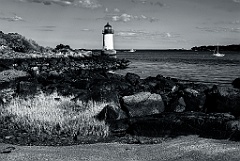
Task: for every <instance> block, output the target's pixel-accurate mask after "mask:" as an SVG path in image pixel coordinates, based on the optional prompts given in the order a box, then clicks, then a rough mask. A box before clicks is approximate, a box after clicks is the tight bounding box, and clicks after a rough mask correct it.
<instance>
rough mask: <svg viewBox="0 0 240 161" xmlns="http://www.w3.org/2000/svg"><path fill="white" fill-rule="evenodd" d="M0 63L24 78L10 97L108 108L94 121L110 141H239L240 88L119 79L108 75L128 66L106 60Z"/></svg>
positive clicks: (165, 79)
mask: <svg viewBox="0 0 240 161" xmlns="http://www.w3.org/2000/svg"><path fill="white" fill-rule="evenodd" d="M0 61H1V63H2V64H3V65H2V67H4V68H7V69H15V70H22V71H25V72H27V73H28V75H27V76H26V77H21V78H19V79H15V80H14V81H12V83H11V84H10V86H8V88H12V89H14V93H13V94H12V95H13V97H14V96H22V97H28V96H29V95H35V94H36V93H38V92H39V91H43V92H44V93H52V92H55V91H57V92H58V93H60V94H61V95H74V98H73V99H72V101H78V100H81V101H83V102H88V101H96V102H106V106H105V107H104V108H103V109H102V111H100V112H99V113H98V114H97V115H96V116H95V117H96V118H97V119H99V120H105V121H106V123H107V124H108V125H109V127H110V131H111V135H110V136H125V135H126V134H130V135H134V136H177V135H188V134H197V135H201V136H204V137H212V138H221V139H226V138H230V139H233V140H240V137H239V136H240V134H239V133H240V132H239V131H240V126H239V125H240V123H239V116H240V101H239V100H240V90H239V88H223V87H218V86H213V87H211V88H210V87H208V86H206V85H204V84H196V83H195V84H194V83H189V82H188V83H186V82H182V81H181V80H178V79H175V78H170V77H164V76H162V75H157V76H155V77H153V76H152V77H148V78H146V79H141V78H140V76H138V75H137V74H134V73H127V74H126V75H124V76H123V75H118V74H115V73H114V72H111V71H110V70H111V69H119V68H124V67H126V66H127V64H128V63H129V62H128V61H126V60H118V59H110V58H105V57H92V58H84V59H83V58H77V57H65V58H50V59H46V58H37V59H15V60H13V59H9V60H8V61H6V60H0ZM237 83H238V81H235V83H234V85H235V86H234V87H238V85H236V84H237ZM2 88H7V87H2ZM1 90H2V89H1ZM75 139H78V137H76V138H75Z"/></svg>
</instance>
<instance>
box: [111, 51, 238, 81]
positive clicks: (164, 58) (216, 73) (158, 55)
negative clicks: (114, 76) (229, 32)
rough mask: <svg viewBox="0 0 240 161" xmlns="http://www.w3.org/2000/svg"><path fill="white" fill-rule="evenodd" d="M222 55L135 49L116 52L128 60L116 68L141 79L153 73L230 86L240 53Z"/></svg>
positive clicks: (236, 74) (235, 73)
mask: <svg viewBox="0 0 240 161" xmlns="http://www.w3.org/2000/svg"><path fill="white" fill-rule="evenodd" d="M223 53H224V54H225V56H224V57H214V56H213V53H212V52H203V51H201V52H196V51H174V50H172V51H171V50H170V51H169V50H165V51H164V50H137V51H136V52H120V51H119V52H118V53H117V57H118V58H124V59H128V60H130V61H131V64H130V65H129V68H127V69H124V70H117V71H116V72H117V73H118V74H122V75H125V74H126V73H128V72H131V73H136V74H138V75H139V76H140V77H141V78H146V77H148V76H156V75H158V74H160V75H163V76H165V77H173V78H178V79H181V80H185V81H191V82H198V83H204V84H209V85H213V84H216V85H231V83H232V81H233V80H234V79H235V78H237V77H240V52H230V51H228V52H227V51H224V52H223Z"/></svg>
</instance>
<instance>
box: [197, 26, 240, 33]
mask: <svg viewBox="0 0 240 161" xmlns="http://www.w3.org/2000/svg"><path fill="white" fill-rule="evenodd" d="M196 28H197V29H199V30H201V31H205V32H212V33H222V32H234V33H240V28H231V27H229V28H227V27H196Z"/></svg>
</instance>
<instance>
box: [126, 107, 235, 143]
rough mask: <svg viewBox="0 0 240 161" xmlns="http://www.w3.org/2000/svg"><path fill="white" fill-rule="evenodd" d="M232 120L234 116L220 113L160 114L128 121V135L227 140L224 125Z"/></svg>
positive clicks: (227, 134)
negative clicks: (194, 136)
mask: <svg viewBox="0 0 240 161" xmlns="http://www.w3.org/2000/svg"><path fill="white" fill-rule="evenodd" d="M234 119H235V117H234V116H232V115H229V114H222V113H218V114H205V113H202V112H183V113H172V112H170V113H162V114H159V115H154V116H144V117H138V118H132V119H130V123H129V130H128V133H130V134H132V135H138V136H156V137H160V136H173V137H176V136H180V135H200V136H202V137H208V138H219V139H227V138H229V136H230V133H228V132H227V131H226V123H227V122H229V121H231V120H234Z"/></svg>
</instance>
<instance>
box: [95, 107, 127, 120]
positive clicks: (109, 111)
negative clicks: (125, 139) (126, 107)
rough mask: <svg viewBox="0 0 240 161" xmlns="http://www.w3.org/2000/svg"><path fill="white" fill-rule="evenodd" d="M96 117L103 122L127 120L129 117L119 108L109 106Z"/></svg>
mask: <svg viewBox="0 0 240 161" xmlns="http://www.w3.org/2000/svg"><path fill="white" fill-rule="evenodd" d="M96 117H97V118H98V119H99V120H101V121H102V120H105V121H110V120H114V121H115V120H120V119H126V118H127V115H126V113H125V112H124V111H123V110H122V109H121V108H120V107H119V106H114V105H107V106H105V107H104V108H103V109H102V111H101V112H100V113H99V114H98V115H97V116H96Z"/></svg>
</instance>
